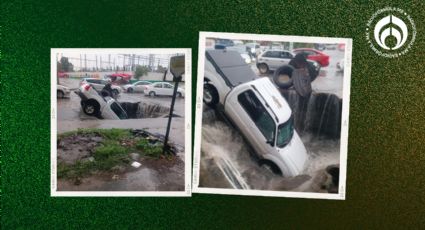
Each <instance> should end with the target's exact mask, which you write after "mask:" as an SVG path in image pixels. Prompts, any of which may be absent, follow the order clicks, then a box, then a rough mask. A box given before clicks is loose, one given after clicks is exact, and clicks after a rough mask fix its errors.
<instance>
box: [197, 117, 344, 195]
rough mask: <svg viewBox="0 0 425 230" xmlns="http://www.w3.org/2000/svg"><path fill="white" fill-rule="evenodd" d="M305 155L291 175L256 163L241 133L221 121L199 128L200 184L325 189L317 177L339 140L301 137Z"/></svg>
mask: <svg viewBox="0 0 425 230" xmlns="http://www.w3.org/2000/svg"><path fill="white" fill-rule="evenodd" d="M301 139H302V141H303V143H304V145H305V147H306V149H307V151H308V155H309V160H308V162H307V164H306V167H305V171H304V172H303V173H302V174H301V175H299V176H297V177H293V178H283V177H281V176H277V175H275V174H273V173H272V172H270V171H268V170H267V169H265V168H263V167H260V165H259V164H258V163H257V160H256V158H255V157H254V156H253V154H252V153H251V152H250V149H249V147H248V145H247V144H246V143H245V142H244V140H243V138H242V136H241V135H240V134H239V133H238V132H236V131H235V130H233V129H232V128H231V127H229V126H228V125H227V124H225V123H223V122H221V121H213V122H210V123H208V124H206V125H204V126H203V128H202V144H201V154H202V156H201V159H202V160H201V171H200V184H199V185H200V187H214V188H235V189H259V190H275V191H300V192H325V191H322V189H321V183H322V181H320V180H318V179H317V177H320V176H321V174H323V173H324V170H325V169H326V167H327V166H329V165H332V164H338V163H339V141H332V140H327V141H323V140H320V139H315V138H314V137H312V135H305V136H302V137H301Z"/></svg>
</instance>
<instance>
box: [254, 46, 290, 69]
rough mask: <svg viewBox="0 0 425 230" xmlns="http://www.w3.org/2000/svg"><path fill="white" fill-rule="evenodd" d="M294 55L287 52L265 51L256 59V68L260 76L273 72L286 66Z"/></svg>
mask: <svg viewBox="0 0 425 230" xmlns="http://www.w3.org/2000/svg"><path fill="white" fill-rule="evenodd" d="M294 56H295V55H294V54H293V53H291V52H290V51H288V50H266V51H265V52H263V53H262V54H260V55H259V56H258V58H257V68H258V71H259V72H260V73H261V74H266V73H268V72H269V71H274V70H276V69H277V68H279V67H280V66H282V65H287V64H288V63H289V61H290V60H291V59H292V58H293V57H294Z"/></svg>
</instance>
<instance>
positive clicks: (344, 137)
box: [192, 32, 353, 200]
mask: <svg viewBox="0 0 425 230" xmlns="http://www.w3.org/2000/svg"><path fill="white" fill-rule="evenodd" d="M206 38H221V39H235V40H253V41H276V42H282V41H285V42H305V43H323V44H334V43H344V44H345V50H344V52H345V53H344V79H343V89H342V100H343V103H342V113H341V132H340V133H341V138H340V159H339V161H340V162H339V163H340V174H339V189H338V194H331V193H314V192H292V191H270V190H255V189H252V190H240V189H229V188H206V187H199V170H200V160H201V159H200V158H201V139H202V108H203V101H202V95H203V81H202V80H203V76H204V69H205V42H206ZM352 43H353V41H352V39H351V38H331V37H309V36H287V35H269V34H245V33H222V32H199V44H198V51H199V52H198V71H197V74H198V75H197V76H198V78H197V79H198V82H197V85H196V86H197V90H196V109H195V110H196V111H195V132H194V135H195V140H194V156H193V184H192V189H193V191H192V192H193V193H208V194H229V195H245V196H271V197H292V198H316V199H333V200H345V197H346V175H347V151H348V124H349V105H350V85H351V59H352Z"/></svg>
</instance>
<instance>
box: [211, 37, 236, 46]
mask: <svg viewBox="0 0 425 230" xmlns="http://www.w3.org/2000/svg"><path fill="white" fill-rule="evenodd" d="M215 44H216V45H222V46H224V47H228V46H234V45H235V43H234V42H233V41H232V40H230V39H221V38H219V39H216V40H215Z"/></svg>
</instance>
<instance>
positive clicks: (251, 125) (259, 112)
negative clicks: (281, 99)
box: [226, 89, 276, 155]
mask: <svg viewBox="0 0 425 230" xmlns="http://www.w3.org/2000/svg"><path fill="white" fill-rule="evenodd" d="M229 97H230V98H229V105H231V106H226V110H227V112H228V113H232V115H231V119H232V120H233V122H234V123H236V125H237V126H238V127H239V129H240V130H241V132H242V133H243V135H244V136H245V138H247V139H248V141H249V142H250V143H251V145H252V147H253V148H254V150H255V151H256V153H257V154H258V155H264V154H268V153H271V152H272V148H273V147H272V145H274V142H275V140H274V139H275V136H276V134H275V132H276V124H275V122H274V120H273V118H272V116H271V115H270V113H269V112H268V111H267V109H266V108H265V106H264V105H263V104H262V103H261V101H260V98H259V97H258V96H257V95H256V93H255V92H254V91H253V90H252V89H247V90H244V91H242V92H239V93H238V95H232V96H229ZM268 141H270V143H268Z"/></svg>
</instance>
